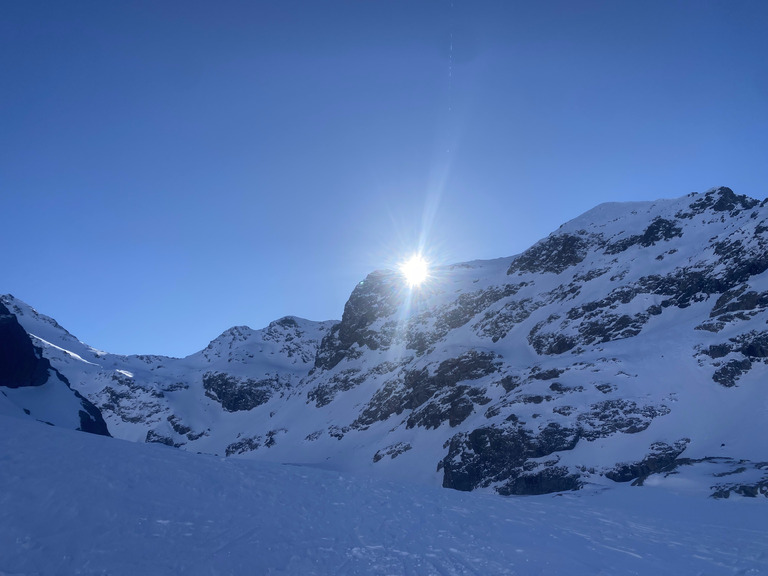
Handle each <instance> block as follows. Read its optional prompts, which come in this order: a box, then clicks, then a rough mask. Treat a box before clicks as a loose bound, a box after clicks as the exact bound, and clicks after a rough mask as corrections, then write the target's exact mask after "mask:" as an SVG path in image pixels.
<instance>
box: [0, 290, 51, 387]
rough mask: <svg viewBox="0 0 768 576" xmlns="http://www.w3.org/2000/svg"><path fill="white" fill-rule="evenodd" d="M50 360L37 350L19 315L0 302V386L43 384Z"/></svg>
mask: <svg viewBox="0 0 768 576" xmlns="http://www.w3.org/2000/svg"><path fill="white" fill-rule="evenodd" d="M49 370H51V363H50V362H49V361H48V360H46V359H45V358H43V357H42V356H41V354H40V353H39V352H38V351H36V350H35V347H34V346H33V345H32V341H31V340H30V338H29V335H28V334H27V332H26V331H25V330H24V328H22V327H21V324H19V321H18V320H17V319H16V316H15V315H13V314H11V312H10V311H9V310H8V308H6V307H5V306H4V305H3V304H0V386H5V387H7V388H21V387H24V386H42V385H43V384H45V383H46V382H47V381H48V377H49Z"/></svg>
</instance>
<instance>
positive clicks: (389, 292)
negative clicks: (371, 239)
mask: <svg viewBox="0 0 768 576" xmlns="http://www.w3.org/2000/svg"><path fill="white" fill-rule="evenodd" d="M398 280H399V279H398V278H397V277H396V276H395V275H394V274H392V273H386V272H373V273H371V274H369V275H368V277H367V278H366V279H365V280H364V281H362V282H360V284H358V285H357V286H356V287H355V289H354V290H353V291H352V294H351V295H350V297H349V300H348V301H347V303H346V305H345V306H344V314H343V315H342V317H341V322H340V323H339V324H337V325H335V326H334V327H333V329H332V330H331V333H330V334H328V335H326V336H325V337H324V338H323V341H322V342H321V344H320V350H319V351H318V353H317V357H316V359H315V368H320V369H324V370H330V369H331V368H333V367H334V366H336V365H337V364H338V363H339V362H341V361H342V360H343V359H344V358H346V357H355V352H354V351H353V350H352V347H353V346H355V345H357V346H358V347H367V348H369V349H371V350H378V349H379V348H386V347H388V346H389V344H390V342H391V340H392V337H393V334H392V333H391V332H389V331H385V330H374V329H372V327H371V326H372V324H373V323H374V322H375V321H376V320H377V319H379V318H382V317H387V316H390V315H391V314H393V313H394V312H395V311H396V310H397V308H398V306H399V305H400V304H401V303H402V299H403V292H402V286H401V285H400V283H399V282H398Z"/></svg>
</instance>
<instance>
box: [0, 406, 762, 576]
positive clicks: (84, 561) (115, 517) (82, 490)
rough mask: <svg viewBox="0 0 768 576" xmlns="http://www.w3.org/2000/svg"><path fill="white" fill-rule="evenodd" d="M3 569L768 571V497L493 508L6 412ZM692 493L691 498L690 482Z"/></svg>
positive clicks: (445, 493) (588, 495) (544, 500)
mask: <svg viewBox="0 0 768 576" xmlns="http://www.w3.org/2000/svg"><path fill="white" fill-rule="evenodd" d="M0 455H1V456H0V458H1V459H2V466H0V484H2V486H3V490H2V491H0V542H1V543H2V546H0V574H110V575H112V576H123V575H125V576H129V575H130V576H133V575H135V574H148V575H156V574H157V575H160V574H188V575H190V576H198V575H201V576H202V575H212V574H314V575H327V576H344V575H350V576H351V575H357V574H370V575H385V574H411V575H414V576H422V575H425V576H426V575H446V574H450V575H454V576H463V575H477V574H483V575H486V574H494V575H496V574H498V575H504V574H508V575H519V574H537V575H541V576H555V575H560V574H571V575H574V576H582V575H583V576H587V575H588V576H592V575H594V574H611V575H612V576H624V575H630V574H657V575H661V576H663V575H670V576H671V575H674V576H679V575H681V574H682V575H688V574H690V575H693V574H708V575H712V576H719V575H723V576H725V575H730V574H755V575H757V574H765V573H767V572H768V544H767V543H766V539H765V535H766V533H768V501H766V500H755V499H747V498H742V497H731V499H729V500H712V499H709V500H708V499H705V498H702V495H701V494H700V493H697V492H696V489H695V486H697V485H698V483H697V482H693V481H692V480H693V479H692V477H691V476H690V474H689V473H690V472H691V471H692V469H689V470H688V472H689V473H683V474H681V475H679V476H676V477H674V478H670V479H667V480H664V481H662V482H660V483H659V484H657V485H653V486H647V487H646V488H644V489H637V488H632V487H629V486H627V485H616V486H615V487H613V488H612V489H609V490H606V491H603V492H601V493H598V492H595V491H586V490H585V491H581V492H578V493H570V494H566V495H558V496H552V495H546V496H534V497H528V498H500V497H498V496H491V495H483V494H463V493H460V492H455V491H450V490H441V489H439V488H435V487H429V486H423V485H417V484H413V483H394V482H384V481H381V480H377V479H372V478H370V477H360V476H356V475H350V474H346V473H345V474H339V473H338V472H332V471H327V470H319V469H316V468H311V467H306V466H286V465H278V464H270V463H264V462H253V461H246V460H242V459H231V458H229V459H225V458H220V457H214V456H205V455H196V454H188V453H184V452H182V451H180V450H174V449H172V448H167V447H165V446H157V445H145V444H134V443H129V442H124V441H120V440H115V439H109V438H100V437H98V436H92V435H88V434H81V433H77V432H73V431H69V430H64V429H61V428H54V427H50V426H44V425H42V424H39V423H36V422H29V421H23V420H19V419H16V418H11V417H4V416H0ZM692 487H694V488H692Z"/></svg>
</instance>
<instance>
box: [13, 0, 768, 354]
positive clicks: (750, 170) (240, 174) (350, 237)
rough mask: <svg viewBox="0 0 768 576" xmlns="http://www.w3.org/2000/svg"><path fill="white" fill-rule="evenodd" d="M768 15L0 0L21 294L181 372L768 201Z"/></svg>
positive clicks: (746, 6)
mask: <svg viewBox="0 0 768 576" xmlns="http://www.w3.org/2000/svg"><path fill="white" fill-rule="evenodd" d="M766 30H768V2H766V1H765V0H757V1H746V0H744V1H740V0H726V1H722V2H715V1H707V0H696V1H690V2H684V1H674V0H664V1H650V0H642V1H631V2H630V1H621V0H610V1H604V2H598V1H575V0H561V1H537V2H531V1H527V0H526V1H513V0H499V1H486V0H453V2H451V0H434V1H432V0H402V1H401V0H348V1H344V2H341V1H332V0H328V1H325V0H323V1H320V0H317V1H316V0H305V1H300V2H299V1H291V0H279V1H278V0H275V1H273V2H265V1H257V0H248V1H245V0H244V1H240V2H236V1H221V0H217V1H215V2H214V1H210V2H205V1H193V0H184V1H178V2H171V1H160V2H158V1H155V0H151V1H149V0H147V1H130V2H129V1H114V2H112V1H107V2H105V1H102V0H96V1H92V2H78V1H66V2H62V1H59V0H52V1H49V2H41V1H35V0H24V1H12V0H0V199H1V201H2V203H1V204H0V210H1V212H0V214H1V215H2V226H0V240H1V241H2V255H3V257H2V268H0V270H1V272H0V280H2V281H1V282H0V293H7V292H10V293H12V294H13V295H15V296H17V297H18V298H21V299H22V300H25V301H26V302H28V303H29V304H31V305H32V306H34V307H35V308H37V309H38V310H39V311H40V312H43V313H45V314H48V315H50V316H53V317H54V318H56V319H57V320H58V321H59V322H60V323H61V324H62V325H63V326H65V327H66V328H67V329H69V330H70V331H71V332H72V333H73V334H75V336H77V337H78V338H80V339H81V340H83V341H85V342H86V343H88V344H91V345H92V346H95V347H97V348H101V349H104V350H107V351H110V352H116V353H157V354H169V355H177V356H184V355H187V354H190V353H193V352H195V351H197V350H199V349H201V348H203V347H205V346H206V345H207V343H208V341H210V340H211V339H213V338H215V337H216V336H217V335H218V334H219V333H220V332H222V331H223V330H225V329H226V328H228V327H230V326H233V325H242V324H247V325H249V326H251V327H253V328H261V327H263V326H265V325H266V324H268V323H269V322H270V321H272V320H274V319H277V318H279V317H281V316H284V315H288V314H292V315H296V316H302V317H305V318H310V319H313V320H326V319H334V318H335V319H339V318H341V314H342V311H343V307H344V303H345V302H346V299H347V297H348V296H349V293H350V292H351V291H352V289H353V288H354V286H355V285H356V283H357V282H359V281H360V280H361V279H362V278H364V277H365V275H366V274H367V273H368V272H370V271H372V270H375V269H380V268H386V267H392V266H394V265H395V264H396V263H397V262H398V261H399V260H401V259H402V258H404V257H405V256H406V255H407V254H408V253H410V252H412V251H413V250H415V249H417V248H418V247H419V245H420V243H423V246H424V249H425V251H426V253H427V254H428V256H429V257H430V258H431V259H432V260H433V261H435V262H437V263H452V262H459V261H467V260H473V259H480V258H496V257H502V256H511V255H513V254H516V253H518V252H521V251H522V250H524V249H525V248H527V247H528V246H530V245H531V244H533V243H534V242H535V241H537V240H538V239H540V238H542V237H544V236H546V235H547V234H548V233H549V232H551V231H552V230H554V229H556V228H557V227H558V226H559V225H560V224H561V223H563V222H565V221H566V220H569V219H571V218H574V217H576V216H577V215H579V214H580V213H582V212H584V211H586V210H588V209H590V208H591V207H593V206H594V205H596V204H598V203H600V202H606V201H627V200H652V199H657V198H668V197H669V198H671V197H678V196H682V195H684V194H687V193H689V192H693V191H698V192H702V191H704V190H706V189H708V188H710V187H712V186H718V185H727V186H730V187H731V188H733V189H734V191H735V192H737V193H739V194H747V195H750V196H753V197H756V198H764V197H766V195H768V190H767V188H768V161H766V152H768V33H766Z"/></svg>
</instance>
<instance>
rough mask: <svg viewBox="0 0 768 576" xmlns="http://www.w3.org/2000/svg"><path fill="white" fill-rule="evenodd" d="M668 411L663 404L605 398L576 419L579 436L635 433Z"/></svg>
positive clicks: (594, 437)
mask: <svg viewBox="0 0 768 576" xmlns="http://www.w3.org/2000/svg"><path fill="white" fill-rule="evenodd" d="M669 412H670V409H669V408H668V407H667V406H665V405H663V404H660V405H650V404H649V405H646V406H638V405H637V403H635V402H633V401H631V400H621V399H616V400H605V401H604V402H598V403H597V404H593V405H592V406H590V407H589V410H587V411H585V412H582V413H581V414H580V415H579V418H578V421H579V425H580V427H581V428H580V430H581V436H582V437H583V438H584V439H586V440H597V439H598V438H604V437H606V436H611V435H612V434H615V433H617V432H620V433H622V434H637V433H638V432H642V431H643V430H645V429H646V428H648V426H650V424H651V421H652V420H653V419H654V418H658V417H659V416H666V415H667V414H669Z"/></svg>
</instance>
